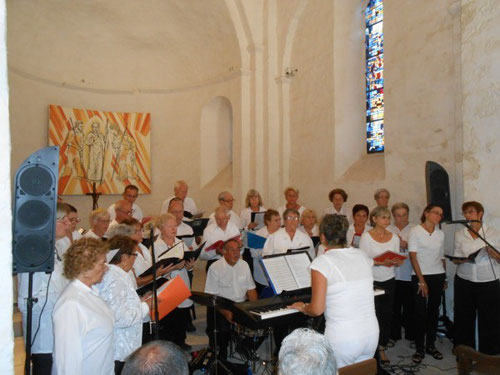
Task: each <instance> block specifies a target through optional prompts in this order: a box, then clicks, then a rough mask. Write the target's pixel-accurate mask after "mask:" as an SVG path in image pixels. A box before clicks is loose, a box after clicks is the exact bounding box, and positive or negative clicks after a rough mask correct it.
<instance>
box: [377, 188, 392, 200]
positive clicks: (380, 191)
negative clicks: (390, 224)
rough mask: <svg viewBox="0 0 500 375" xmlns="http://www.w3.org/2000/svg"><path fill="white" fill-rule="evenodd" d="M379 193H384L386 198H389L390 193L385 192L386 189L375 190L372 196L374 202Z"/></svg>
mask: <svg viewBox="0 0 500 375" xmlns="http://www.w3.org/2000/svg"><path fill="white" fill-rule="evenodd" d="M380 193H386V194H387V198H390V197H391V193H389V190H387V189H386V188H380V189H377V190H375V193H374V194H373V198H374V199H375V200H376V199H377V198H378V196H379V194H380Z"/></svg>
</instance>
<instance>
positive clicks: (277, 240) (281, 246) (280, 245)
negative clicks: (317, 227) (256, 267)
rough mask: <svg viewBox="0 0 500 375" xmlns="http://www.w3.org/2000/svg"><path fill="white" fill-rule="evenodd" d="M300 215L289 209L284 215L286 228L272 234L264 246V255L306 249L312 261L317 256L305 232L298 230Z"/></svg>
mask: <svg viewBox="0 0 500 375" xmlns="http://www.w3.org/2000/svg"><path fill="white" fill-rule="evenodd" d="M299 217H300V214H299V212H298V211H297V210H294V209H291V208H287V209H286V210H285V212H284V213H283V221H284V223H285V227H284V228H280V229H279V230H277V231H276V232H274V233H273V234H271V235H270V236H269V237H268V238H267V240H266V243H265V244H264V249H263V250H262V255H272V254H281V253H286V252H287V251H288V250H294V249H301V248H306V249H305V250H306V251H307V252H308V253H309V256H310V257H311V259H314V257H315V256H316V254H315V251H314V245H313V242H312V240H311V237H309V236H308V235H307V234H305V233H304V232H301V231H300V230H297V228H298V227H299Z"/></svg>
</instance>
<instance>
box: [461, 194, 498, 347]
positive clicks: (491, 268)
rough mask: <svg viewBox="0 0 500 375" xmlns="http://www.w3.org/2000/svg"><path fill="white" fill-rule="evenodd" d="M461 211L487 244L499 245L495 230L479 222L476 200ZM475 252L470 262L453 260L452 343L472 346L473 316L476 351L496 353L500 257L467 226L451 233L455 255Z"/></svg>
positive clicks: (480, 214) (481, 212)
mask: <svg viewBox="0 0 500 375" xmlns="http://www.w3.org/2000/svg"><path fill="white" fill-rule="evenodd" d="M462 213H463V215H464V217H465V218H466V219H467V220H471V223H469V226H470V227H471V228H472V229H473V230H474V231H475V232H477V233H479V234H480V235H481V236H482V237H483V238H485V239H486V241H488V242H489V243H490V244H492V245H493V246H495V247H497V249H498V245H499V244H500V238H499V233H498V232H497V231H496V230H495V229H493V228H492V227H490V226H488V225H486V224H485V223H483V222H482V220H483V215H484V207H483V205H482V204H481V203H479V202H474V201H472V202H465V203H464V204H463V205H462ZM477 251H479V253H478V254H477V256H476V258H475V259H474V261H473V262H472V261H470V260H468V259H464V260H454V261H453V263H455V264H457V265H458V267H457V273H456V275H455V289H454V292H455V304H454V307H455V311H454V312H455V314H454V321H455V341H454V346H457V345H461V344H462V345H468V346H470V347H472V348H475V347H476V343H475V338H476V317H477V326H478V338H479V345H478V348H479V351H480V352H481V353H485V354H490V355H497V354H500V282H499V278H500V256H499V255H498V253H496V252H495V251H493V250H492V249H491V248H489V247H488V246H487V245H486V244H485V243H484V241H483V240H482V239H480V238H479V237H478V236H477V234H475V233H474V232H473V231H471V230H469V229H468V228H462V229H461V230H459V231H458V232H456V233H455V253H454V254H453V255H454V256H456V257H461V258H466V257H468V256H469V255H471V254H473V253H475V252H477Z"/></svg>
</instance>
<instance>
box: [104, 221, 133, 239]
mask: <svg viewBox="0 0 500 375" xmlns="http://www.w3.org/2000/svg"><path fill="white" fill-rule="evenodd" d="M134 234H135V228H134V227H133V226H132V225H127V224H118V225H115V226H113V227H111V228H110V229H109V230H108V231H107V232H106V238H108V239H111V238H113V237H114V236H129V237H130V236H132V235H134Z"/></svg>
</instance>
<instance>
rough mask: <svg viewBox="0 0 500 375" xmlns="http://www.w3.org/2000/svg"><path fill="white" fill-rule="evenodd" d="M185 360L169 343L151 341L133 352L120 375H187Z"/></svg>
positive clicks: (178, 350)
mask: <svg viewBox="0 0 500 375" xmlns="http://www.w3.org/2000/svg"><path fill="white" fill-rule="evenodd" d="M188 374H189V369H188V363H187V359H186V357H185V355H184V353H183V352H182V350H181V349H179V347H178V346H177V345H175V344H173V343H171V342H169V341H161V340H156V341H151V342H149V343H147V344H145V345H143V346H141V347H140V348H139V349H137V350H136V351H135V352H133V353H132V354H131V355H130V356H129V357H128V358H127V361H126V362H125V365H124V366H123V371H122V375H188Z"/></svg>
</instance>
